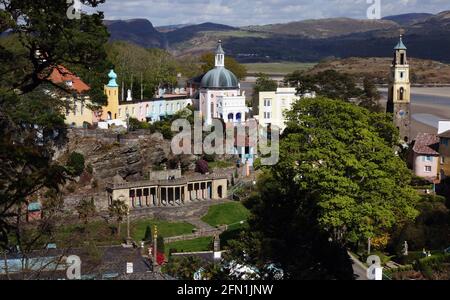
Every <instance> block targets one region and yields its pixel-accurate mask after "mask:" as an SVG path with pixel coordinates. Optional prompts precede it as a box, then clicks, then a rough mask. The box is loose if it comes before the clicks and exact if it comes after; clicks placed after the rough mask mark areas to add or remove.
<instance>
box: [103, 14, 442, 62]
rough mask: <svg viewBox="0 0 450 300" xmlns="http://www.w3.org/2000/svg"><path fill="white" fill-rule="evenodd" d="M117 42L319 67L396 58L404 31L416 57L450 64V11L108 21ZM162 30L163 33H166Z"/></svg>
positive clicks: (183, 52)
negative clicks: (284, 19)
mask: <svg viewBox="0 0 450 300" xmlns="http://www.w3.org/2000/svg"><path fill="white" fill-rule="evenodd" d="M105 23H106V24H107V25H108V29H109V31H110V33H111V39H112V40H125V41H129V42H132V43H135V44H138V45H140V46H143V47H159V48H164V49H168V50H169V51H171V52H172V53H173V54H174V55H176V56H180V57H184V56H191V55H200V54H202V53H205V52H209V51H212V50H213V49H214V47H215V45H216V43H217V40H219V39H222V40H224V48H225V51H226V52H227V54H228V55H231V56H233V57H235V58H237V59H238V60H240V61H241V62H245V63H252V62H276V61H299V62H318V61H320V60H322V59H324V58H329V57H335V58H348V57H390V56H391V55H392V50H393V47H394V45H395V44H396V43H397V41H398V35H399V31H400V29H403V30H404V31H405V34H404V41H405V43H406V46H407V47H408V50H409V54H410V55H411V56H413V57H418V58H422V59H431V60H436V61H443V62H450V11H444V12H441V13H439V14H437V15H429V14H407V15H398V16H390V17H386V19H385V20H355V19H348V18H335V19H324V20H308V21H301V22H291V23H288V24H273V25H264V26H248V27H243V28H235V27H231V26H226V25H221V24H215V23H203V24H199V25H187V26H182V25H174V26H173V27H170V26H169V27H167V26H166V28H165V29H162V30H163V31H164V30H166V31H165V32H159V31H157V30H156V29H155V28H154V27H153V25H152V24H151V22H149V21H147V20H141V19H138V20H129V21H105ZM160 30H161V29H160Z"/></svg>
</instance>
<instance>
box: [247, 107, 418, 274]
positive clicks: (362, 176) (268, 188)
mask: <svg viewBox="0 0 450 300" xmlns="http://www.w3.org/2000/svg"><path fill="white" fill-rule="evenodd" d="M286 117H287V125H288V127H287V129H286V130H285V132H284V133H283V137H282V139H281V142H280V161H279V163H278V164H277V165H275V166H272V167H266V168H265V171H264V173H263V175H261V176H260V178H259V180H258V190H257V192H256V193H254V194H252V196H251V197H250V199H249V200H248V202H247V206H248V207H249V208H250V209H251V211H252V217H251V219H250V222H249V224H250V232H251V234H247V236H246V238H245V239H246V240H247V242H246V243H243V245H244V246H243V249H251V250H247V253H248V254H249V257H251V258H252V259H253V263H258V262H259V263H260V265H261V264H262V262H265V263H267V262H268V261H269V262H270V261H271V262H274V263H277V264H279V265H280V266H281V267H282V269H283V270H285V271H286V272H287V276H288V277H289V278H296V279H301V278H310V279H311V278H322V279H324V278H341V279H343V278H348V277H349V276H351V275H352V274H353V273H352V271H351V264H350V262H349V260H348V256H347V254H346V246H347V245H348V244H349V243H356V242H358V241H362V240H367V238H374V237H378V236H382V235H384V234H385V233H386V232H389V231H390V230H392V228H393V227H394V225H398V224H402V223H405V222H407V221H409V220H412V219H414V218H415V217H416V215H417V211H416V210H415V204H416V201H417V200H418V196H417V194H416V192H415V191H414V190H413V189H412V188H411V187H410V185H409V183H410V181H411V174H410V171H409V170H408V169H407V167H406V165H405V163H404V162H403V161H402V160H401V159H400V158H399V157H398V156H396V155H395V153H394V150H393V148H394V145H395V142H396V141H397V138H396V137H397V135H398V134H397V132H396V129H395V127H394V126H393V125H392V122H391V121H390V120H389V118H388V117H387V116H386V115H384V114H377V113H371V112H369V111H368V110H366V109H364V108H361V107H358V106H356V105H353V104H350V103H346V102H343V101H339V100H330V99H326V98H318V99H303V100H302V101H298V102H296V103H295V104H294V106H293V108H292V110H291V111H289V112H287V113H286ZM251 236H254V239H251ZM256 240H258V241H259V242H257V243H256V242H255V241H256ZM244 241H245V240H244ZM250 241H251V242H250ZM255 245H259V246H258V247H257V246H255ZM241 246H242V245H241ZM255 247H257V248H255ZM252 253H253V254H252ZM253 255H254V257H252V256H253ZM330 256H331V257H334V258H333V260H332V259H330Z"/></svg>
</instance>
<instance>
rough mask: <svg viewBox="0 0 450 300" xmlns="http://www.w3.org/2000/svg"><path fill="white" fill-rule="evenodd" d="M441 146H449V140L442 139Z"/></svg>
mask: <svg viewBox="0 0 450 300" xmlns="http://www.w3.org/2000/svg"><path fill="white" fill-rule="evenodd" d="M441 144H442V145H445V146H448V139H445V138H443V139H441Z"/></svg>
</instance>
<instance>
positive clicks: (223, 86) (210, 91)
mask: <svg viewBox="0 0 450 300" xmlns="http://www.w3.org/2000/svg"><path fill="white" fill-rule="evenodd" d="M199 110H200V112H201V114H202V116H203V117H204V118H205V123H206V124H207V125H211V124H212V120H213V119H215V118H219V119H222V120H223V121H224V122H225V123H241V122H245V120H246V119H247V115H248V112H249V109H248V107H247V106H246V103H245V94H243V93H241V89H240V84H239V80H238V79H237V77H236V75H234V74H233V73H232V72H231V71H229V70H227V69H226V68H225V52H224V51H223V48H222V42H221V41H219V44H218V46H217V50H216V58H215V68H214V69H212V70H210V71H209V72H208V73H206V74H205V75H204V76H203V78H202V81H201V84H200V99H199Z"/></svg>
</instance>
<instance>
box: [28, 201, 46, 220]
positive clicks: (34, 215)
mask: <svg viewBox="0 0 450 300" xmlns="http://www.w3.org/2000/svg"><path fill="white" fill-rule="evenodd" d="M41 218H42V205H41V203H39V202H32V203H30V204H28V206H27V222H32V221H35V220H40V219H41Z"/></svg>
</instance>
